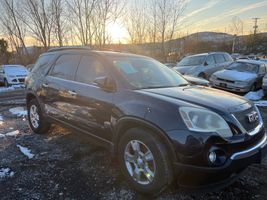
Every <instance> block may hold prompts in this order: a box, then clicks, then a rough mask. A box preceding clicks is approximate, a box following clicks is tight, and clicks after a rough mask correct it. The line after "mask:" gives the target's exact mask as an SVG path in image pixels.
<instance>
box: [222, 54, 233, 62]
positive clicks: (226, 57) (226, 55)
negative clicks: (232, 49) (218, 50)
mask: <svg viewBox="0 0 267 200" xmlns="http://www.w3.org/2000/svg"><path fill="white" fill-rule="evenodd" d="M223 56H224V58H225V60H226V62H232V61H233V58H232V57H231V56H230V55H229V54H224V55H223Z"/></svg>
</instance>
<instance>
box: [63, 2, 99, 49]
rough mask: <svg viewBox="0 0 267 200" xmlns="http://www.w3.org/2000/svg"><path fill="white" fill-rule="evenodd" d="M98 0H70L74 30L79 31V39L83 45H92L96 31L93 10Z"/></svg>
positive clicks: (69, 5) (70, 16) (69, 6)
mask: <svg viewBox="0 0 267 200" xmlns="http://www.w3.org/2000/svg"><path fill="white" fill-rule="evenodd" d="M96 3H97V0H68V1H67V6H68V10H69V13H70V15H69V16H68V17H69V19H70V22H71V24H72V31H74V32H76V33H77V37H78V40H79V41H80V42H81V43H82V45H88V44H90V45H92V43H93V35H94V31H93V29H92V27H93V16H92V14H93V11H94V9H95V8H96Z"/></svg>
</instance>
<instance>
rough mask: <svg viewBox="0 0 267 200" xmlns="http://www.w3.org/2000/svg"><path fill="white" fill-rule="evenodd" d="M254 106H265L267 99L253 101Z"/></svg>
mask: <svg viewBox="0 0 267 200" xmlns="http://www.w3.org/2000/svg"><path fill="white" fill-rule="evenodd" d="M254 103H255V105H256V106H260V107H267V101H255V102H254Z"/></svg>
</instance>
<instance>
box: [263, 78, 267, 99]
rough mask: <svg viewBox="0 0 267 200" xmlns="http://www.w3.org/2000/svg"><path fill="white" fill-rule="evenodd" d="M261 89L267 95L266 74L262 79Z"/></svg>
mask: <svg viewBox="0 0 267 200" xmlns="http://www.w3.org/2000/svg"><path fill="white" fill-rule="evenodd" d="M262 89H263V91H264V94H267V74H266V75H265V76H264V77H263V81H262Z"/></svg>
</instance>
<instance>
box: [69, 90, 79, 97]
mask: <svg viewBox="0 0 267 200" xmlns="http://www.w3.org/2000/svg"><path fill="white" fill-rule="evenodd" d="M68 93H69V94H70V95H71V96H76V95H77V93H76V92H74V91H71V90H69V91H68Z"/></svg>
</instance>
